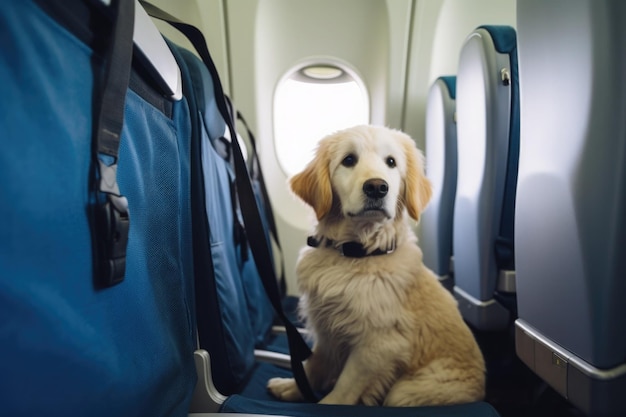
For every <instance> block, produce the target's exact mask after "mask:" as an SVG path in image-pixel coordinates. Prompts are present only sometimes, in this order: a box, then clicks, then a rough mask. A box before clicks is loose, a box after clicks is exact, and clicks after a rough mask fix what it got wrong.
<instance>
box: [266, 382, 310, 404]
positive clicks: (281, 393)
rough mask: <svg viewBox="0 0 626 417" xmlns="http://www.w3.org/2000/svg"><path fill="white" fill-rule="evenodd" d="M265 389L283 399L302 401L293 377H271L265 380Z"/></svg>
mask: <svg viewBox="0 0 626 417" xmlns="http://www.w3.org/2000/svg"><path fill="white" fill-rule="evenodd" d="M267 390H268V391H269V392H270V393H271V394H272V395H273V396H274V397H276V398H278V399H280V400H283V401H302V399H303V398H302V394H300V390H299V389H298V386H297V385H296V381H295V379H293V378H272V379H270V380H269V381H267Z"/></svg>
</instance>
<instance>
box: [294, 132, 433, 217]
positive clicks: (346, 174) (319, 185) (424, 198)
mask: <svg viewBox="0 0 626 417" xmlns="http://www.w3.org/2000/svg"><path fill="white" fill-rule="evenodd" d="M423 159H424V158H423V155H422V153H421V152H420V151H419V150H418V149H417V148H416V146H415V142H414V141H413V140H412V139H411V138H410V137H409V136H407V135H406V134H404V133H402V132H400V131H397V130H391V129H387V128H384V127H375V126H357V127H353V128H349V129H346V130H342V131H340V132H337V133H334V134H332V135H330V136H327V137H325V138H324V139H322V140H321V141H320V144H319V147H318V149H317V153H316V155H315V158H314V159H313V160H312V161H311V162H310V163H309V164H308V165H307V166H306V168H305V169H304V171H302V172H301V173H299V174H297V175H295V176H294V177H293V178H292V179H291V181H290V184H291V189H292V190H293V191H294V193H295V194H296V195H298V196H299V197H300V198H301V199H302V200H304V202H306V203H307V204H309V205H310V206H311V207H313V209H314V210H315V214H316V216H317V219H318V220H322V219H323V218H324V217H325V216H327V215H328V214H330V213H331V211H333V212H334V211H337V213H333V214H336V215H340V216H343V217H350V218H355V219H364V220H367V219H370V220H372V221H376V220H378V219H382V218H389V219H394V218H396V217H398V216H400V215H401V213H402V212H403V210H404V207H406V209H407V212H408V214H409V215H410V216H411V217H412V218H413V219H415V220H418V219H419V216H420V213H421V212H422V211H423V210H424V208H425V206H426V204H427V203H428V200H429V199H430V196H431V192H432V191H431V186H430V182H429V181H428V179H427V178H426V177H425V175H424V161H423Z"/></svg>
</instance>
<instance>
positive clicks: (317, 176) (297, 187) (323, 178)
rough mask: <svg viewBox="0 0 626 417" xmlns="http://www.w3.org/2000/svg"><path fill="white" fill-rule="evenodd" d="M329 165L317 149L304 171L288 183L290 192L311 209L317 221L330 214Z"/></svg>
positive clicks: (330, 188) (322, 153) (331, 196)
mask: <svg viewBox="0 0 626 417" xmlns="http://www.w3.org/2000/svg"><path fill="white" fill-rule="evenodd" d="M329 163H330V161H329V159H328V157H327V156H326V153H325V152H324V150H323V149H318V152H317V155H316V156H315V158H314V159H313V160H312V161H311V162H309V164H308V165H307V166H306V168H305V169H304V171H302V172H301V173H299V174H296V175H295V176H294V177H292V178H291V180H290V181H289V185H290V186H291V190H292V191H293V192H294V193H295V194H296V195H297V196H298V197H300V198H301V199H302V200H303V201H304V202H305V203H307V204H308V205H309V206H311V207H313V210H315V215H316V216H317V220H321V219H322V217H324V216H325V215H327V214H328V213H329V212H330V209H331V206H332V203H333V190H332V186H331V184H330V172H329V168H328V164H329Z"/></svg>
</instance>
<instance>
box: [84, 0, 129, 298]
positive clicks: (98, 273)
mask: <svg viewBox="0 0 626 417" xmlns="http://www.w3.org/2000/svg"><path fill="white" fill-rule="evenodd" d="M109 7H111V8H112V10H113V11H114V15H113V21H112V30H111V41H110V43H109V48H108V50H107V51H106V53H105V56H104V71H103V72H102V73H101V77H98V76H96V77H94V96H95V100H94V103H95V104H94V117H93V123H94V124H93V139H92V141H93V142H92V160H93V169H94V177H95V178H94V181H93V188H94V192H95V203H94V204H93V206H92V212H91V222H92V228H91V229H92V239H93V241H94V244H95V251H94V274H95V280H94V281H95V285H96V287H97V288H106V287H110V286H113V285H115V284H118V283H120V282H121V281H122V280H123V279H124V274H125V273H126V247H127V244H128V232H129V229H130V216H129V212H128V201H127V199H126V197H124V196H123V195H121V193H120V190H119V186H118V184H117V161H118V153H119V146H120V140H121V136H122V128H123V126H124V105H125V101H126V91H127V90H128V83H129V80H130V70H131V65H132V55H133V28H134V16H135V2H134V0H113V1H112V2H111V5H110V6H109Z"/></svg>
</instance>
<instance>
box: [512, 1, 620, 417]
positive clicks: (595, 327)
mask: <svg viewBox="0 0 626 417" xmlns="http://www.w3.org/2000/svg"><path fill="white" fill-rule="evenodd" d="M517 16H518V25H519V54H520V74H521V78H522V79H521V82H522V84H521V98H522V107H521V116H522V142H523V146H522V148H521V153H520V169H519V182H518V190H517V197H518V200H517V214H516V220H515V233H516V236H515V247H516V266H517V275H518V281H517V284H518V285H517V297H518V309H519V318H518V319H517V321H516V323H515V327H516V350H517V354H518V356H519V357H520V358H521V359H522V361H523V362H525V363H526V365H528V366H529V367H530V368H531V369H533V371H534V372H535V373H537V374H538V375H539V376H540V377H541V378H542V379H543V380H545V381H546V382H547V383H548V384H550V385H551V386H552V387H553V388H554V389H555V390H556V391H558V392H559V393H561V394H562V395H563V396H564V397H565V398H567V399H568V400H569V401H570V402H571V403H573V404H574V405H575V406H577V407H578V408H580V409H581V410H582V411H583V412H585V413H586V414H588V415H592V416H618V415H619V416H623V415H626V401H625V400H624V393H626V321H625V320H624V317H626V309H625V307H624V298H625V297H626V279H625V277H624V271H625V270H626V256H624V254H626V252H625V249H624V248H625V247H626V170H625V168H624V167H626V130H625V128H624V126H625V124H624V109H625V108H626V90H625V89H624V83H623V79H622V78H623V74H624V73H625V71H626V60H625V59H624V57H625V56H626V28H625V27H624V24H623V21H624V18H626V3H624V2H622V1H606V0H604V1H598V0H593V1H591V0H586V1H585V0H581V1H575V2H571V1H564V0H562V1H550V2H544V1H541V0H525V1H523V2H518V4H517Z"/></svg>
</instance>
